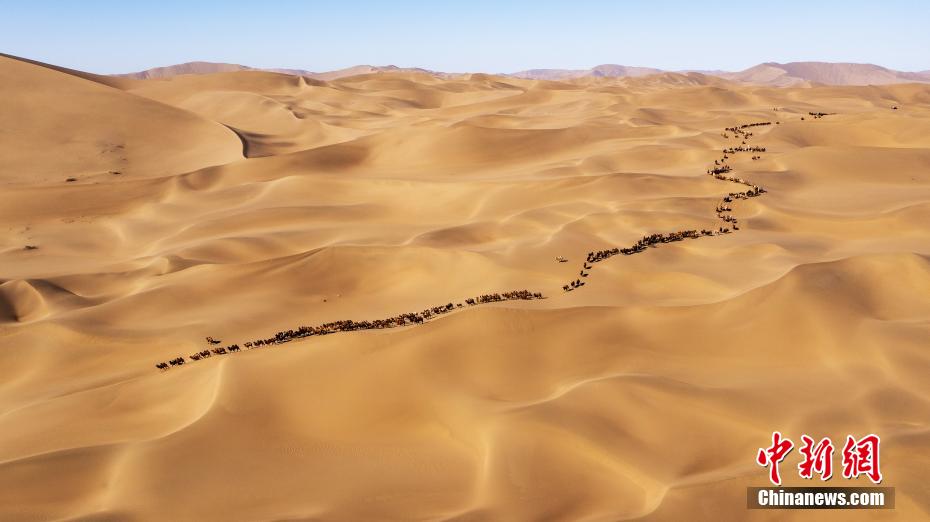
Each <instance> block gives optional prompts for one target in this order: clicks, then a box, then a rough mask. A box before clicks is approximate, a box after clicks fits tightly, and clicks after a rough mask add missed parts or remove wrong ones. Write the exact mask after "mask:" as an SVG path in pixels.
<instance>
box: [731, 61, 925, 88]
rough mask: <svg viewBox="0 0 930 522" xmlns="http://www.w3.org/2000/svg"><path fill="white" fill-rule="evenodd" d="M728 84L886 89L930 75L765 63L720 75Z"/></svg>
mask: <svg viewBox="0 0 930 522" xmlns="http://www.w3.org/2000/svg"><path fill="white" fill-rule="evenodd" d="M717 76H720V77H721V78H726V79H728V80H736V81H740V82H747V83H759V84H765V85H776V86H791V85H802V84H805V83H807V82H812V83H822V84H827V85H885V84H889V83H906V82H927V81H930V74H928V72H927V71H923V72H916V73H913V72H902V71H895V70H892V69H887V68H885V67H881V66H879V65H873V64H868V63H830V62H791V63H775V62H769V63H762V64H759V65H756V66H755V67H750V68H749V69H746V70H744V71H739V72H734V73H718V74H717Z"/></svg>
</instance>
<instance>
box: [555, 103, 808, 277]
mask: <svg viewBox="0 0 930 522" xmlns="http://www.w3.org/2000/svg"><path fill="white" fill-rule="evenodd" d="M811 114H812V115H813V114H814V113H811ZM818 114H823V113H818ZM775 123H776V124H778V123H779V122H777V121H776V122H775ZM766 125H772V122H770V121H762V122H756V123H745V124H743V125H737V126H734V127H727V128H726V129H724V131H723V132H721V133H720V135H721V136H723V137H724V138H726V139H729V138H730V135H731V134H732V135H733V137H734V138H735V139H738V140H741V142H742V143H741V144H740V145H738V146H736V147H725V148H724V149H723V157H722V158H720V159H717V160H714V166H713V167H711V168H709V169H707V174H708V175H709V176H713V177H714V179H719V180H721V181H729V182H731V183H738V184H740V185H746V186H747V187H749V190H746V191H743V192H730V193H729V194H727V195H726V196H725V197H724V198H723V200H721V202H720V203H718V204H717V208H716V213H717V219H719V220H720V221H722V222H723V225H721V226H718V227H717V230H708V229H701V231H700V232H699V231H697V230H681V231H678V232H672V233H670V234H651V235H648V236H643V237H642V238H640V239H639V240H638V241H637V242H636V243H635V244H633V246H630V247H626V248H611V249H608V250H599V251H596V252H588V257H587V259H586V260H585V263H584V265H583V266H582V270H581V272H580V273H579V275H580V276H581V277H588V275H589V274H588V272H587V270H590V269H591V268H592V266H593V264H594V263H599V262H601V261H604V260H606V259H609V258H611V257H613V256H615V255H619V254H623V255H626V256H629V255H633V254H638V253H640V252H644V251H646V249H647V248H649V247H656V246H658V245H660V244H664V243H674V242H676V241H682V240H685V239H698V238H700V237H706V236H717V235H721V234H729V233H731V232H733V231H737V230H739V221H738V220H737V219H736V218H735V217H733V216H732V215H731V212H732V211H733V208H732V207H731V206H730V205H729V204H730V203H732V202H733V201H735V200H737V199H749V198H754V197H757V196H761V195H762V194H765V189H764V188H762V187H760V186H758V185H755V184H753V183H752V182H750V181H747V180H745V179H743V178H739V177H735V176H728V175H727V174H728V173H729V172H731V171H732V170H733V168H732V167H731V166H730V165H729V164H727V160H729V159H730V156H731V155H733V154H736V153H738V152H752V153H761V152H765V147H753V146H746V140H748V139H750V138H752V136H753V133H752V132H749V131H747V130H745V129H749V128H753V127H764V126H766ZM761 158H762V156H759V155H757V154H753V156H752V160H753V161H755V160H758V159H761ZM589 263H590V264H592V266H588V264H589ZM584 285H585V281H583V280H582V279H579V278H576V279H575V280H574V281H571V282H570V283H568V284H567V285H562V290H563V291H565V292H571V291H573V290H576V289H578V288H581V287H582V286H584Z"/></svg>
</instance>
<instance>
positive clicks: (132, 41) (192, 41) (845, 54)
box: [0, 0, 930, 73]
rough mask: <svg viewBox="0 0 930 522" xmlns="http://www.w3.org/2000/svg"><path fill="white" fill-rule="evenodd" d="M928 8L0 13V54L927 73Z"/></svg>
mask: <svg viewBox="0 0 930 522" xmlns="http://www.w3.org/2000/svg"><path fill="white" fill-rule="evenodd" d="M928 51H930V1H904V0H889V1H884V2H878V1H876V2H859V1H855V0H852V1H847V2H838V1H815V0H808V1H804V2H801V1H793V0H786V1H780V2H772V1H769V2H763V1H760V0H756V1H746V2H739V1H728V2H716V1H713V2H712V1H705V2H697V1H694V2H685V1H663V0H658V1H651V2H650V1H639V2H634V1H620V0H617V1H594V0H575V1H564V2H555V1H548V0H536V1H511V2H507V1H504V0H501V1H497V2H494V1H485V0H471V1H467V2H459V1H454V0H450V1H446V2H443V1H442V0H436V1H434V2H424V1H403V0H398V1H394V2H379V1H369V2H349V1H329V2H317V1H304V2H298V1H275V0H269V1H252V2H241V1H234V0H230V1H227V2H218V1H203V2H182V1H174V0H164V1H160V2H130V1H121V2H117V1H102V0H87V1H59V2H52V1H42V0H36V1H26V0H21V1H5V0H0V52H3V53H7V54H13V55H17V56H23V57H27V58H31V59H35V60H40V61H44V62H50V63H53V64H56V65H62V66H65V67H72V68H77V69H82V70H86V71H92V72H98V73H114V72H129V71H135V70H140V69H146V68H149V67H156V66H161V65H169V64H173V63H180V62H186V61H193V60H206V61H216V62H232V63H241V64H244V65H251V66H256V67H293V68H302V69H309V70H314V71H323V70H331V69H338V68H342V67H347V66H350V65H357V64H373V65H386V64H394V65H399V66H418V67H426V68H430V69H436V70H442V71H451V72H472V71H483V72H513V71H517V70H522V69H528V68H542V67H552V68H587V67H591V66H594V65H598V64H602V63H618V64H623V65H639V66H652V67H659V68H663V69H726V70H740V69H744V68H746V67H749V66H752V65H755V64H757V63H760V62H764V61H777V62H787V61H803V60H822V61H848V62H863V63H877V64H879V65H884V66H886V67H891V68H894V69H901V70H927V69H930V52H928Z"/></svg>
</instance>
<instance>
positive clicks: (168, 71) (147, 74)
mask: <svg viewBox="0 0 930 522" xmlns="http://www.w3.org/2000/svg"><path fill="white" fill-rule="evenodd" d="M249 69H251V67H246V66H244V65H237V64H234V63H214V62H187V63H179V64H177V65H168V66H166V67H155V68H154V69H146V70H144V71H139V72H134V73H127V74H114V75H113V76H120V77H123V78H132V79H135V80H157V79H162V78H170V77H172V76H178V75H180V74H213V73H221V72H233V71H246V70H249Z"/></svg>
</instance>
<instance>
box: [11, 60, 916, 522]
mask: <svg viewBox="0 0 930 522" xmlns="http://www.w3.org/2000/svg"><path fill="white" fill-rule="evenodd" d="M893 107H898V108H897V109H894V108H893ZM776 108H777V109H778V110H775V109H776ZM810 112H815V113H816V112H823V113H828V114H829V115H828V116H824V117H822V118H812V117H810V115H809V113H810ZM0 114H3V116H4V118H3V122H2V124H0V226H2V227H3V232H4V233H3V235H2V236H0V520H16V521H20V520H22V521H32V520H36V521H38V520H42V521H45V520H114V521H115V520H139V521H149V520H151V521H161V520H173V521H186V520H191V521H195V520H196V521H202V520H222V521H230V520H347V521H349V520H457V521H465V520H501V521H518V520H590V521H598V520H605V521H607V520H650V521H659V520H662V521H665V520H667V521H679V520H744V519H751V520H812V518H811V515H812V514H811V513H806V512H801V511H794V512H778V511H752V512H749V511H747V510H746V507H745V501H746V487H747V486H763V485H766V484H767V478H766V477H767V475H766V471H765V470H763V469H762V468H760V467H759V466H757V465H756V464H755V462H754V458H755V454H756V451H757V449H758V448H759V447H761V446H764V445H766V444H768V443H769V442H770V437H771V433H772V431H774V430H780V431H782V432H783V433H785V434H786V435H790V436H791V437H792V438H793V439H795V440H797V439H798V438H799V437H800V435H801V434H802V433H809V434H811V435H816V436H818V437H820V436H830V437H832V438H833V440H834V441H840V440H843V439H844V438H845V436H846V435H847V434H857V435H864V434H866V433H870V432H874V433H877V434H880V436H881V437H882V442H883V446H882V455H881V456H882V466H883V472H884V475H885V482H884V484H883V485H886V486H894V487H895V488H896V489H897V500H896V502H897V507H896V509H895V510H894V511H878V512H874V511H873V512H862V511H860V512H853V511H836V512H817V513H816V519H818V520H865V519H882V520H919V519H925V518H927V517H928V516H930V489H928V486H927V484H928V481H930V471H928V470H930V452H928V451H927V448H928V447H930V379H928V375H930V351H928V348H930V226H928V223H930V85H926V84H900V85H887V86H872V87H865V86H863V87H854V86H832V87H830V86H812V87H805V88H778V87H770V86H752V85H743V84H737V83H732V82H730V81H727V80H724V79H719V78H712V77H708V76H704V75H701V74H658V75H649V76H644V77H636V78H623V79H603V78H600V79H599V78H578V79H572V80H566V81H560V82H556V81H537V80H529V79H518V78H510V77H497V76H490V75H482V74H473V75H468V76H462V77H456V78H437V77H435V76H431V75H427V74H417V73H409V72H397V73H381V74H366V75H356V76H350V77H344V78H339V79H335V80H332V81H322V80H317V79H311V78H305V77H302V76H296V75H285V74H276V73H271V72H261V71H234V72H224V73H215V74H205V75H180V76H174V77H171V78H170V79H152V80H137V79H132V78H114V77H103V76H96V75H91V74H86V73H79V72H76V71H69V70H66V69H61V68H57V67H52V66H48V65H44V64H40V63H35V62H29V61H24V60H20V59H16V58H12V57H0ZM802 117H803V118H804V119H803V120H802ZM775 121H778V122H779V123H778V124H774V122H775ZM752 122H773V124H772V125H768V126H759V127H753V128H751V129H747V130H748V131H750V132H752V133H753V136H752V137H751V140H748V141H749V143H748V146H761V147H765V149H766V150H765V152H764V153H760V154H758V156H760V158H759V159H751V157H752V156H755V155H756V154H755V153H749V152H738V153H735V154H730V155H729V159H728V163H727V164H728V165H730V166H731V168H732V171H731V172H729V173H727V175H731V176H738V177H740V178H743V179H746V180H749V181H750V182H751V183H752V184H756V185H758V186H760V187H764V188H765V190H766V192H765V193H764V194H762V195H761V196H759V197H752V198H747V199H737V200H734V201H733V202H732V203H730V206H731V207H732V210H731V211H724V212H723V213H722V214H723V215H731V216H732V217H733V218H734V219H737V220H738V226H739V230H733V231H731V233H726V234H713V235H709V236H705V235H701V236H700V237H698V238H697V239H685V240H683V241H676V242H670V243H661V244H658V245H656V246H654V247H652V246H650V247H647V248H645V249H644V251H643V252H639V253H636V254H635V255H622V254H621V255H615V256H612V257H610V258H609V259H605V260H603V261H600V262H597V263H590V264H589V263H587V262H586V261H588V259H587V254H588V253H589V252H592V251H599V250H605V249H611V248H615V247H616V248H621V247H628V246H630V245H633V244H635V243H636V242H637V240H639V239H640V238H642V237H643V236H648V235H650V234H657V233H661V234H668V233H671V232H675V231H682V230H698V231H700V230H701V229H709V230H717V231H719V227H721V226H722V225H723V223H722V222H721V220H720V219H719V218H718V216H717V214H718V213H717V212H716V211H715V209H716V208H717V207H718V206H719V205H721V198H723V197H725V196H726V195H727V194H728V193H729V192H732V191H735V190H745V189H746V186H741V185H738V184H733V183H730V182H727V181H726V180H720V179H715V178H714V177H713V176H708V175H707V170H708V169H711V168H714V161H715V160H720V158H721V151H722V150H723V149H724V148H727V147H734V146H739V145H740V141H742V140H740V138H738V137H736V135H734V134H733V133H732V132H730V133H726V132H724V128H726V127H732V126H734V125H740V124H747V123H752ZM724 134H728V137H724ZM737 140H740V141H737ZM68 180H71V181H68ZM559 256H562V257H564V258H565V259H566V262H564V263H561V262H559V261H557V259H556V258H557V257H559ZM582 266H591V267H592V268H590V269H586V271H587V274H588V276H587V277H585V278H584V282H585V284H584V286H582V287H580V288H576V289H574V290H571V291H564V290H563V285H565V284H566V283H568V282H569V281H572V280H575V279H576V278H578V279H579V280H580V278H579V269H582ZM582 270H585V269H582ZM514 289H527V290H529V291H531V292H539V293H541V294H542V295H544V296H545V298H544V299H533V300H514V301H506V302H496V303H487V304H480V305H476V306H465V307H463V308H455V309H454V310H452V311H451V312H449V313H445V314H442V315H441V316H439V317H436V318H434V319H432V320H429V321H425V322H424V323H423V324H419V325H413V326H403V327H397V328H391V329H384V330H365V331H353V332H343V333H336V334H332V335H325V336H312V337H308V338H305V339H301V340H294V341H292V342H288V343H282V344H276V345H273V346H269V347H264V348H261V349H248V350H246V349H243V350H241V351H240V352H239V353H233V354H227V355H222V356H219V355H217V356H212V357H210V358H208V359H205V360H200V361H191V360H190V358H189V355H190V354H194V353H198V352H199V351H203V350H209V349H210V348H211V345H209V344H208V343H207V342H206V341H205V338H206V337H207V336H210V337H214V338H216V339H218V340H220V341H221V342H222V345H229V344H231V343H237V344H240V345H242V344H244V343H245V342H247V341H251V340H254V339H259V338H265V337H268V336H273V335H274V333H275V332H278V331H283V330H288V329H292V328H296V327H298V326H301V325H308V326H313V325H319V324H323V323H327V322H331V321H336V320H345V319H351V320H355V321H362V320H373V319H379V318H387V317H392V316H396V315H397V314H402V313H406V312H416V311H420V310H423V309H425V308H427V307H431V306H436V305H444V304H446V303H448V302H452V303H458V302H462V301H463V300H464V299H466V298H470V297H474V296H476V295H481V294H488V293H494V292H502V291H508V290H514ZM178 356H181V357H185V358H186V361H187V362H186V364H184V365H183V366H179V367H175V366H172V367H170V368H169V369H168V370H165V371H160V370H158V369H156V367H155V364H156V363H159V362H162V361H167V360H169V359H171V358H175V357H178ZM796 455H797V454H796V453H794V454H793V455H792V456H791V458H789V459H787V460H786V461H785V463H784V464H783V468H782V469H783V475H784V476H786V477H787V478H786V485H802V484H803V482H802V480H801V479H799V478H798V477H797V473H796V472H792V467H793V466H794V465H795V464H796V459H795V457H796ZM851 484H855V485H863V486H865V485H870V484H871V483H870V482H868V481H867V480H865V479H863V478H860V479H859V480H857V481H855V482H847V481H843V480H839V481H838V480H836V479H834V481H833V482H831V483H829V484H828V485H851Z"/></svg>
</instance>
